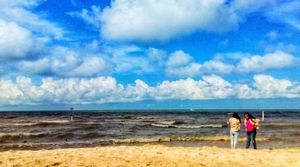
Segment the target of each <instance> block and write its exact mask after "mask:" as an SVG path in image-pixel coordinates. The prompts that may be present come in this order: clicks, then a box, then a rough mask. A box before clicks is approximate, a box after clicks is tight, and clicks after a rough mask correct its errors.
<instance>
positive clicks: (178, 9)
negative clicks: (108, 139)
mask: <svg viewBox="0 0 300 167" xmlns="http://www.w3.org/2000/svg"><path fill="white" fill-rule="evenodd" d="M299 35H300V2H299V1H297V0H290V1H286V0H284V1H283V0H260V1H252V0H210V1H204V0H185V1H178V0H165V1H159V0H113V1H110V0H89V1H80V0H64V1H56V0H15V1H12V2H7V1H5V0H0V63H1V66H0V106H2V107H1V108H7V107H11V108H14V107H16V106H17V105H18V106H24V107H26V108H41V109H43V108H45V107H44V106H48V107H49V106H52V107H56V108H57V107H58V108H59V107H60V106H69V105H76V106H85V107H87V108H97V107H98V106H99V105H102V106H106V107H107V106H109V105H110V104H114V105H113V106H116V108H118V107H119V108H120V107H124V106H125V107H124V108H126V104H129V103H130V105H128V106H129V107H128V108H134V107H133V105H132V104H133V103H139V105H140V104H144V103H140V102H141V101H149V100H150V101H152V102H151V103H153V101H154V102H155V101H157V103H159V104H160V106H161V102H162V101H166V104H165V105H166V108H170V107H171V108H176V107H177V108H181V107H180V106H178V105H176V104H173V106H172V103H170V101H174V103H176V101H178V100H184V101H185V102H186V101H189V100H190V101H191V102H187V103H186V104H191V105H190V106H186V108H189V107H195V108H197V105H196V104H198V103H201V101H202V102H205V101H207V100H208V101H209V100H216V101H217V102H216V103H217V106H216V107H215V108H222V107H225V108H230V105H228V104H232V105H234V103H235V102H238V101H247V103H240V104H243V106H241V107H242V108H247V107H249V108H255V107H256V106H257V105H256V104H257V103H258V101H260V104H264V103H261V102H263V101H264V100H265V102H268V105H267V106H268V107H266V108H270V106H274V107H273V108H276V106H277V107H282V105H279V104H278V103H279V101H280V100H270V99H284V101H286V102H287V101H290V102H293V103H294V104H296V103H297V102H298V101H299V100H297V99H299V97H300V79H299V76H300V71H299V64H300V57H299V56H300V54H299V53H300V52H299V51H300V50H299V44H300V39H299V38H298V37H299ZM295 99H296V100H295ZM228 100H229V103H228ZM222 102H223V103H222ZM299 102H300V101H299ZM192 104H193V105H192ZM214 104H215V103H214ZM170 105H171V106H170ZM195 105H196V106H195ZM154 106H155V105H154ZM204 106H205V107H206V108H214V105H213V104H212V103H207V104H206V103H205V105H204ZM198 107H199V108H201V105H200V104H199V105H198ZM62 108H63V107H62ZM107 108H109V107H107ZM154 108H155V107H154ZM232 108H234V107H232ZM260 108H264V107H263V106H261V107H260ZM287 108H293V107H287Z"/></svg>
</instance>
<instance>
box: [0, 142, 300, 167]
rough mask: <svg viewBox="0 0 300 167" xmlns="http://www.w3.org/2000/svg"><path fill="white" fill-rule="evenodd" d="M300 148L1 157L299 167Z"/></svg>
mask: <svg viewBox="0 0 300 167" xmlns="http://www.w3.org/2000/svg"><path fill="white" fill-rule="evenodd" d="M299 157H300V148H292V149H261V150H253V149H249V150H246V149H243V148H240V149H236V150H231V149H228V148H218V147H170V146H164V145H149V144H146V145H143V146H106V147H94V148H66V149H54V150H38V151H30V150H21V151H5V152H1V153H0V166H14V167H19V166H20V167H21V166H25V167H27V166H28V167H44V166H66V167H67V166H68V167H77V166H78V167H79V166H80V167H96V166H99V167H117V166H118V167H122V166H124V167H125V166H132V167H143V166H158V167H159V166H165V167H176V166H178V167H202V166H203V167H204V166H209V167H219V166H222V167H232V166H241V167H243V166H244V167H253V166H260V167H261V166H266V167H297V166H300V159H299Z"/></svg>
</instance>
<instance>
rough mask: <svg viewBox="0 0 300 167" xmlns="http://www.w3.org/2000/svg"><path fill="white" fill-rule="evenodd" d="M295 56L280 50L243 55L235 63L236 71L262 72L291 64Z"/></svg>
mask: <svg viewBox="0 0 300 167" xmlns="http://www.w3.org/2000/svg"><path fill="white" fill-rule="evenodd" d="M295 60H296V58H295V57H293V56H292V55H290V54H287V53H285V52H282V51H276V52H273V53H267V54H265V55H263V56H259V55H254V56H251V57H243V58H242V59H241V60H240V62H239V63H238V65H237V67H236V68H237V69H236V70H237V71H238V72H255V73H257V72H262V71H266V70H269V69H279V68H285V67H289V66H293V65H294V63H295Z"/></svg>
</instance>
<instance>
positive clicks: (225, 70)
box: [202, 60, 234, 74]
mask: <svg viewBox="0 0 300 167" xmlns="http://www.w3.org/2000/svg"><path fill="white" fill-rule="evenodd" d="M233 70H234V66H233V65H231V64H226V63H224V62H222V61H219V60H210V61H206V62H204V63H203V65H202V71H204V72H206V73H212V72H213V73H215V74H229V73H232V72H233Z"/></svg>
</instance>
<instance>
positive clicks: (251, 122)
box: [244, 113, 258, 149]
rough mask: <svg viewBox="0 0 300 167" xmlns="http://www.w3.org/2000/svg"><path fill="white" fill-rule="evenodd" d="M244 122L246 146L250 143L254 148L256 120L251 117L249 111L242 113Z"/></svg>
mask: <svg viewBox="0 0 300 167" xmlns="http://www.w3.org/2000/svg"><path fill="white" fill-rule="evenodd" d="M244 123H245V127H246V133H247V143H246V148H247V149H248V148H249V147H250V145H251V143H252V145H253V148H254V149H256V141H255V138H256V129H258V120H257V119H256V118H255V117H253V116H252V115H251V114H250V113H245V114H244Z"/></svg>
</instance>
